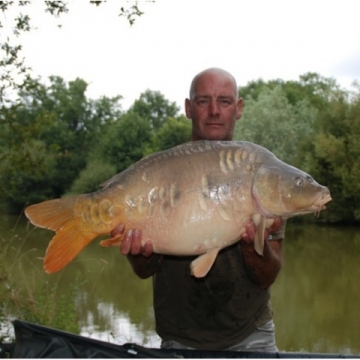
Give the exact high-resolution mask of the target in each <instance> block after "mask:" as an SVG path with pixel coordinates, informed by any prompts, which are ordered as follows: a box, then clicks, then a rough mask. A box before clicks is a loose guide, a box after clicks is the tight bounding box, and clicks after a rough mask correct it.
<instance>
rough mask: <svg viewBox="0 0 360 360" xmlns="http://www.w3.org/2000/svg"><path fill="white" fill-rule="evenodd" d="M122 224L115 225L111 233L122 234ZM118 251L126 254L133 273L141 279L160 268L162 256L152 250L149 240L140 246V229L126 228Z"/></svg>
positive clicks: (113, 234)
mask: <svg viewBox="0 0 360 360" xmlns="http://www.w3.org/2000/svg"><path fill="white" fill-rule="evenodd" d="M123 232H124V226H123V225H119V226H117V227H116V228H115V229H114V230H113V231H112V232H111V235H112V236H115V235H117V234H122V233H123ZM120 252H121V253H122V254H123V255H126V256H127V258H128V260H129V262H130V264H131V266H132V268H133V270H134V272H135V274H136V275H137V276H139V278H141V279H147V278H148V277H150V276H151V275H153V274H155V272H156V271H157V270H158V269H159V268H160V265H161V261H162V258H163V256H162V255H160V254H155V253H154V252H153V246H152V244H151V242H149V241H148V242H146V243H145V245H144V246H141V230H139V229H134V230H128V231H127V232H126V233H125V237H124V240H123V241H122V243H121V245H120Z"/></svg>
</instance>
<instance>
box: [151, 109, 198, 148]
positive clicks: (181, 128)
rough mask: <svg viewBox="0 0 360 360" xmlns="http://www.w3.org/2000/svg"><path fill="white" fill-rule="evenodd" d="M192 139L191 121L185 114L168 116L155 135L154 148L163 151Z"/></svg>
mask: <svg viewBox="0 0 360 360" xmlns="http://www.w3.org/2000/svg"><path fill="white" fill-rule="evenodd" d="M190 139H191V122H190V121H189V119H187V118H186V117H185V116H180V117H178V118H173V117H170V118H168V119H167V120H166V121H165V122H164V124H163V126H162V127H161V128H160V129H159V130H158V131H157V132H156V134H155V136H154V150H155V151H161V150H166V149H170V148H171V147H173V146H176V145H180V144H183V143H185V142H187V141H190Z"/></svg>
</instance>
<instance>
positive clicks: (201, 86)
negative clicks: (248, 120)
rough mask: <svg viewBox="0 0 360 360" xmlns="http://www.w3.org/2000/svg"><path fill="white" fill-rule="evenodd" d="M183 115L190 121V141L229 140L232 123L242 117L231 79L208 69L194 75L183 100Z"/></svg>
mask: <svg viewBox="0 0 360 360" xmlns="http://www.w3.org/2000/svg"><path fill="white" fill-rule="evenodd" d="M185 112H186V116H187V117H188V118H189V119H191V120H192V135H191V138H192V140H220V141H225V140H232V137H233V133H234V126H235V121H236V120H237V119H240V117H241V114H242V99H241V98H239V97H238V92H237V85H236V81H235V79H234V77H233V76H232V75H231V74H230V73H228V72H227V71H225V70H222V69H218V68H210V69H207V70H204V71H202V72H201V73H199V74H197V75H196V76H195V77H194V79H193V81H192V83H191V86H190V98H189V99H185Z"/></svg>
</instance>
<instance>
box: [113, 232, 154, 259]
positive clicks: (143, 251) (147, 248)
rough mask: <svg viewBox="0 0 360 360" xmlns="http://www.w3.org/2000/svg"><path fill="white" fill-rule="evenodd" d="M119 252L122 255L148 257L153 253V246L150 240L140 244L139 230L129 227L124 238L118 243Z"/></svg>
mask: <svg viewBox="0 0 360 360" xmlns="http://www.w3.org/2000/svg"><path fill="white" fill-rule="evenodd" d="M120 252H121V253H122V254H123V255H129V254H131V255H144V256H145V257H149V256H150V255H151V254H152V253H153V246H152V243H151V242H150V241H147V242H146V243H145V244H144V246H142V245H141V230H139V229H130V230H127V231H126V233H125V236H124V240H123V241H122V243H121V245H120Z"/></svg>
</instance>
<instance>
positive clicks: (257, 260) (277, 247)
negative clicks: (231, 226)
mask: <svg viewBox="0 0 360 360" xmlns="http://www.w3.org/2000/svg"><path fill="white" fill-rule="evenodd" d="M281 225H282V220H281V219H280V218H277V219H275V221H274V224H273V225H272V226H271V227H270V228H269V229H267V230H266V231H265V243H264V254H263V256H261V255H259V254H258V253H257V252H256V251H255V248H254V240H255V233H256V228H255V225H254V223H253V222H252V221H250V222H249V223H248V224H247V225H246V232H245V233H244V234H242V236H241V240H240V246H241V251H242V254H243V259H244V266H245V271H246V273H247V274H248V276H249V278H250V279H251V280H252V281H253V282H254V283H255V284H256V285H257V286H258V287H259V288H260V289H267V288H268V287H269V286H270V285H271V284H273V283H274V281H275V279H276V277H277V275H278V274H279V271H280V270H281V267H282V264H283V257H282V239H276V240H266V239H267V237H268V236H269V234H272V233H273V232H277V231H279V230H280V228H281Z"/></svg>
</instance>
